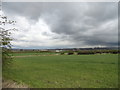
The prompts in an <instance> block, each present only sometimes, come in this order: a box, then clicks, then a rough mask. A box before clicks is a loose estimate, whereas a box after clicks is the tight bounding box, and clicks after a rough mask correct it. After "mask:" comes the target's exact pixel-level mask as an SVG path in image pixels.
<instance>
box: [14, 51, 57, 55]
mask: <svg viewBox="0 0 120 90" xmlns="http://www.w3.org/2000/svg"><path fill="white" fill-rule="evenodd" d="M51 54H52V55H53V54H56V53H54V52H51V53H50V52H48V53H46V52H45V53H40V52H39V53H37V52H31V53H25V52H24V53H13V56H27V55H51Z"/></svg>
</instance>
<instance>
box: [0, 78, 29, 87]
mask: <svg viewBox="0 0 120 90" xmlns="http://www.w3.org/2000/svg"><path fill="white" fill-rule="evenodd" d="M2 88H28V86H27V85H25V84H18V83H17V82H15V81H12V80H2Z"/></svg>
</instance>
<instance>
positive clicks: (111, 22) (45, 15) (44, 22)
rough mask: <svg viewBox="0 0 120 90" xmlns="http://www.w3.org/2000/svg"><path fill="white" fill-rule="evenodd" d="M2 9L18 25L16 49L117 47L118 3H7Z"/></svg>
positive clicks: (14, 41) (15, 37)
mask: <svg viewBox="0 0 120 90" xmlns="http://www.w3.org/2000/svg"><path fill="white" fill-rule="evenodd" d="M2 8H3V13H4V14H5V15H6V16H8V18H9V19H12V20H15V21H16V22H17V23H16V25H14V26H13V27H15V28H17V29H18V30H17V31H14V32H12V37H13V38H14V40H13V41H12V42H11V44H12V45H13V48H26V49H31V48H32V49H49V48H87V47H114V46H117V45H118V3H117V2H4V3H3V4H2ZM8 28H10V27H8Z"/></svg>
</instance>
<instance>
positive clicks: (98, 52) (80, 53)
mask: <svg viewBox="0 0 120 90" xmlns="http://www.w3.org/2000/svg"><path fill="white" fill-rule="evenodd" d="M104 53H109V54H119V53H120V50H79V51H62V52H61V55H64V54H66V55H73V54H76V55H86V54H87V55H89V54H104Z"/></svg>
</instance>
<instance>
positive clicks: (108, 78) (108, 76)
mask: <svg viewBox="0 0 120 90" xmlns="http://www.w3.org/2000/svg"><path fill="white" fill-rule="evenodd" d="M27 55H29V54H27ZM15 56H17V55H15ZM3 76H4V77H5V78H6V79H11V80H14V81H16V82H18V83H24V84H26V85H28V86H29V87H33V88H116V87H118V55H117V54H116V55H115V54H101V55H99V54H98V55H55V56H32V57H14V59H13V66H12V67H11V68H9V69H6V70H4V71H3Z"/></svg>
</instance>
